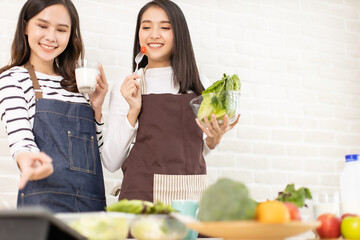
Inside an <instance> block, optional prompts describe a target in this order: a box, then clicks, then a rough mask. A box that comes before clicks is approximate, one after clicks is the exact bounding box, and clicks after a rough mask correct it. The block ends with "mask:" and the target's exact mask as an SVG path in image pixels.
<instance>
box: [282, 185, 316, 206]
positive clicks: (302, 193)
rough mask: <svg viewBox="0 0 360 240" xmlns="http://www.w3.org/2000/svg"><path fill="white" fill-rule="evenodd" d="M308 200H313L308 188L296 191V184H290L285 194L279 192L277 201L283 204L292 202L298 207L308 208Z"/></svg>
mask: <svg viewBox="0 0 360 240" xmlns="http://www.w3.org/2000/svg"><path fill="white" fill-rule="evenodd" d="M306 199H312V196H311V192H310V190H309V189H308V188H305V187H302V188H299V189H298V190H296V189H295V185H294V184H288V185H287V186H286V187H285V190H284V191H283V192H279V194H278V197H277V198H276V200H278V201H281V202H292V203H294V204H295V205H296V206H298V207H304V206H305V207H307V205H306V204H305V200H306Z"/></svg>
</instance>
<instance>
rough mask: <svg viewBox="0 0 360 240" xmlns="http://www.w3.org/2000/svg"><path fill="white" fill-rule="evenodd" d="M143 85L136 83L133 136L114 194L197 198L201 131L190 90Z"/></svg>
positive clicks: (201, 182) (202, 180)
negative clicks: (160, 90) (157, 90)
mask: <svg viewBox="0 0 360 240" xmlns="http://www.w3.org/2000/svg"><path fill="white" fill-rule="evenodd" d="M144 71H145V70H144ZM144 76H145V74H144V73H143V74H142V78H141V82H143V83H144V82H145V79H144ZM144 88H145V84H142V88H141V89H142V109H141V112H140V115H139V118H138V121H139V128H138V130H137V135H136V142H135V144H134V146H133V148H132V149H131V151H130V154H129V156H128V157H127V159H126V160H125V162H124V163H123V165H122V170H123V174H124V179H123V181H122V185H121V191H120V196H119V199H124V198H126V199H143V200H147V201H156V200H160V201H162V202H164V203H166V204H170V203H171V201H172V200H174V199H191V200H199V199H200V196H201V193H202V191H203V190H204V189H205V188H206V186H207V176H206V164H205V161H204V157H203V154H202V153H203V144H204V141H203V132H202V130H201V129H200V128H199V127H198V126H197V124H196V122H195V120H194V118H195V117H194V113H193V112H192V110H191V107H190V105H189V102H190V100H191V99H192V98H194V97H195V96H196V95H195V94H194V93H188V94H148V95H147V94H145V91H146V89H144Z"/></svg>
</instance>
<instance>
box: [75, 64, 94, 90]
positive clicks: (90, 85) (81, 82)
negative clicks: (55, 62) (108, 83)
mask: <svg viewBox="0 0 360 240" xmlns="http://www.w3.org/2000/svg"><path fill="white" fill-rule="evenodd" d="M98 75H99V71H98V69H97V68H96V67H95V66H93V65H89V64H88V63H87V61H86V60H84V61H82V63H81V64H79V66H78V67H77V68H76V69H75V78H76V84H77V87H78V90H79V92H81V93H92V92H94V91H95V88H96V83H97V81H96V77H97V76H98Z"/></svg>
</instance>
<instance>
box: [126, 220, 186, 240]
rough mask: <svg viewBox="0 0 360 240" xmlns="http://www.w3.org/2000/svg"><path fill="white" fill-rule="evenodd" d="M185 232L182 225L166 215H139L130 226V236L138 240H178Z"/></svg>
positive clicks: (184, 227)
mask: <svg viewBox="0 0 360 240" xmlns="http://www.w3.org/2000/svg"><path fill="white" fill-rule="evenodd" d="M186 231H187V228H186V226H185V224H184V223H182V222H180V221H178V220H177V219H175V218H173V217H171V216H169V215H167V214H140V215H137V216H136V218H135V219H134V220H133V221H132V223H131V225H130V233H131V235H132V236H133V237H135V238H136V239H138V240H180V239H183V237H185V234H186Z"/></svg>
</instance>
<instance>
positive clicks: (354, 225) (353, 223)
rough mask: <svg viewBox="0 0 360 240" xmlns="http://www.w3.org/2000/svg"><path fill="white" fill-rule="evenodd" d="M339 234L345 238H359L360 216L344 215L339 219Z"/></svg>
mask: <svg viewBox="0 0 360 240" xmlns="http://www.w3.org/2000/svg"><path fill="white" fill-rule="evenodd" d="M341 234H342V235H343V237H344V238H346V239H360V217H345V218H344V219H343V220H342V221H341Z"/></svg>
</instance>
